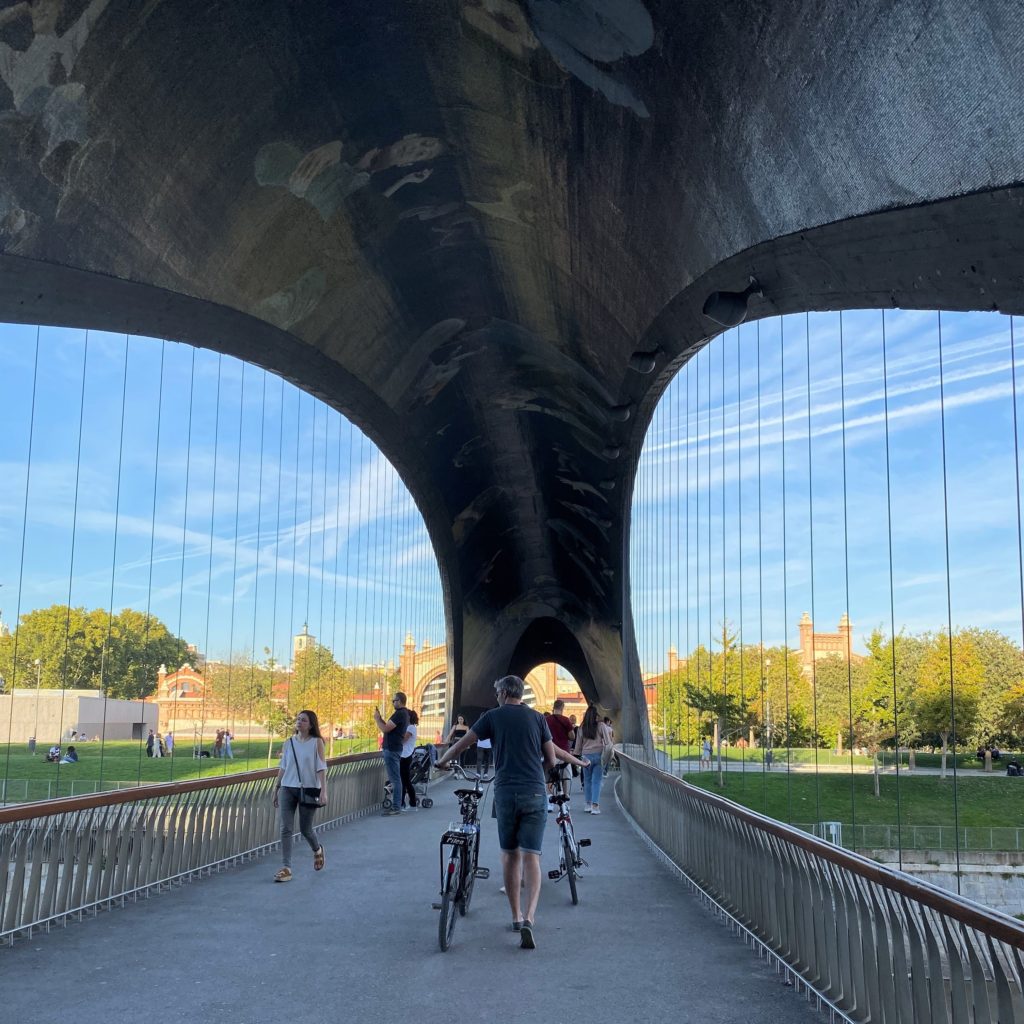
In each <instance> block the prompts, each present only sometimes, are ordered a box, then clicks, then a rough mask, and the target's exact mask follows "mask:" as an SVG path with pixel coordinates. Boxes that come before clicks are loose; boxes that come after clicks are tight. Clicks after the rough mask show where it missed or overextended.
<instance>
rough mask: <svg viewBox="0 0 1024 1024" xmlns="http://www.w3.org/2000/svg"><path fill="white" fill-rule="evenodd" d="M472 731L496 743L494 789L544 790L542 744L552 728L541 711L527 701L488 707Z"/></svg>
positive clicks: (547, 738)
mask: <svg viewBox="0 0 1024 1024" xmlns="http://www.w3.org/2000/svg"><path fill="white" fill-rule="evenodd" d="M473 732H475V733H476V735H477V738H478V739H481V740H491V742H492V743H493V744H494V788H495V789H504V788H505V787H506V786H508V787H514V788H516V789H518V790H520V791H521V792H530V791H531V790H537V791H538V792H541V793H543V792H544V760H543V759H544V749H543V745H544V743H546V742H547V741H548V740H550V739H551V730H550V729H549V728H548V723H547V722H545V721H544V716H543V715H542V714H540V713H539V712H537V711H534V710H533V708H529V707H527V706H526V705H525V704H504V705H502V706H501V707H499V708H492V709H491V710H490V711H485V712H484V713H483V714H482V715H481V716H480V717H479V718H478V719H477V720H476V725H474V726H473Z"/></svg>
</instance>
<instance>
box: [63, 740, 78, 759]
mask: <svg viewBox="0 0 1024 1024" xmlns="http://www.w3.org/2000/svg"><path fill="white" fill-rule="evenodd" d="M60 763H61V764H78V751H77V750H75V748H74V745H73V744H72V745H71V746H69V747H68V752H67V753H66V754H65V755H64V756H63V757H62V758H61V759H60Z"/></svg>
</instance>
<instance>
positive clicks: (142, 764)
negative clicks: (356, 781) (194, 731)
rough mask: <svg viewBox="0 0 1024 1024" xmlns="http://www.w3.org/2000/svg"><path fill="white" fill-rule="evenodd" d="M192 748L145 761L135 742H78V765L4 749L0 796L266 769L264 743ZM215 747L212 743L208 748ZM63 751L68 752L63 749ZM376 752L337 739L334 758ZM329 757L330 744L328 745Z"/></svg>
mask: <svg viewBox="0 0 1024 1024" xmlns="http://www.w3.org/2000/svg"><path fill="white" fill-rule="evenodd" d="M283 742H284V741H283V740H279V739H276V740H274V746H273V753H272V755H271V759H270V762H269V767H276V765H277V758H278V757H279V756H280V753H281V745H282V743H283ZM192 746H193V745H192V743H191V742H189V743H187V744H185V743H182V745H181V746H180V747H179V748H178V749H177V750H175V752H174V756H173V757H160V758H154V757H146V747H145V744H140V743H139V742H138V741H136V740H125V741H117V740H108V741H107V742H106V743H76V744H75V748H76V749H77V751H78V756H79V761H78V763H77V764H61V765H56V764H50V763H48V762H47V761H46V759H45V755H46V750H47V749H48V747H47V746H41V747H39V748H37V750H36V753H35V754H34V755H33V754H29V753H28V751H27V749H26V747H25V745H24V744H23V743H17V744H2V745H0V792H3V781H2V780H3V779H4V778H6V779H7V786H6V792H7V796H6V801H7V802H8V803H19V802H21V801H23V800H45V799H47V798H49V797H58V796H80V795H82V794H84V793H94V792H97V791H101V790H110V789H117V788H124V787H125V786H126V785H145V784H147V783H154V782H181V781H184V780H186V779H198V778H206V777H209V776H216V775H230V774H234V773H236V772H246V771H253V770H255V769H257V768H266V767H268V760H267V748H268V743H267V740H265V739H258V740H252V741H251V742H248V743H247V742H245V741H242V740H236V741H235V742H234V743H232V752H233V754H234V758H233V759H232V760H230V761H228V760H226V759H219V758H212V757H210V758H205V757H204V758H201V759H196V758H193V757H192ZM206 746H207V747H208V748H212V746H213V744H212V742H211V743H209V744H207V745H206ZM63 749H65V750H66V749H67V747H66V746H65V747H64V748H63ZM367 749H373V750H376V749H377V744H376V742H375V741H367V740H335V741H334V751H333V753H334V756H335V757H337V756H340V755H342V754H348V753H352V752H355V751H359V750H367ZM328 752H330V743H329V742H328Z"/></svg>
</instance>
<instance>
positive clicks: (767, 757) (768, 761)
mask: <svg viewBox="0 0 1024 1024" xmlns="http://www.w3.org/2000/svg"><path fill="white" fill-rule="evenodd" d="M764 764H765V767H766V768H767V769H768V771H771V770H772V748H771V747H769V748H768V749H767V750H766V751H765V752H764Z"/></svg>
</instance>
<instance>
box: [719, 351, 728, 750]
mask: <svg viewBox="0 0 1024 1024" xmlns="http://www.w3.org/2000/svg"><path fill="white" fill-rule="evenodd" d="M726 337H727V334H726V332H725V331H723V332H722V333H721V334H720V335H719V336H718V344H719V346H720V348H721V349H722V379H721V387H722V396H721V400H720V401H721V406H722V409H721V434H722V437H721V441H720V444H721V446H722V699H723V700H724V701H728V699H729V616H728V613H727V610H726V603H725V596H726V589H727V585H726V579H725V570H726V554H725V551H726V543H725V542H726V533H727V530H726V501H725V499H726V492H727V490H728V488H727V487H726V480H725V443H726V442H725V349H726V344H725V341H726ZM723 724H728V723H726V722H723ZM721 741H722V743H726V742H727V739H726V737H725V736H723V737H722V738H721ZM725 768H726V770H728V768H729V760H728V758H726V760H725Z"/></svg>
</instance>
